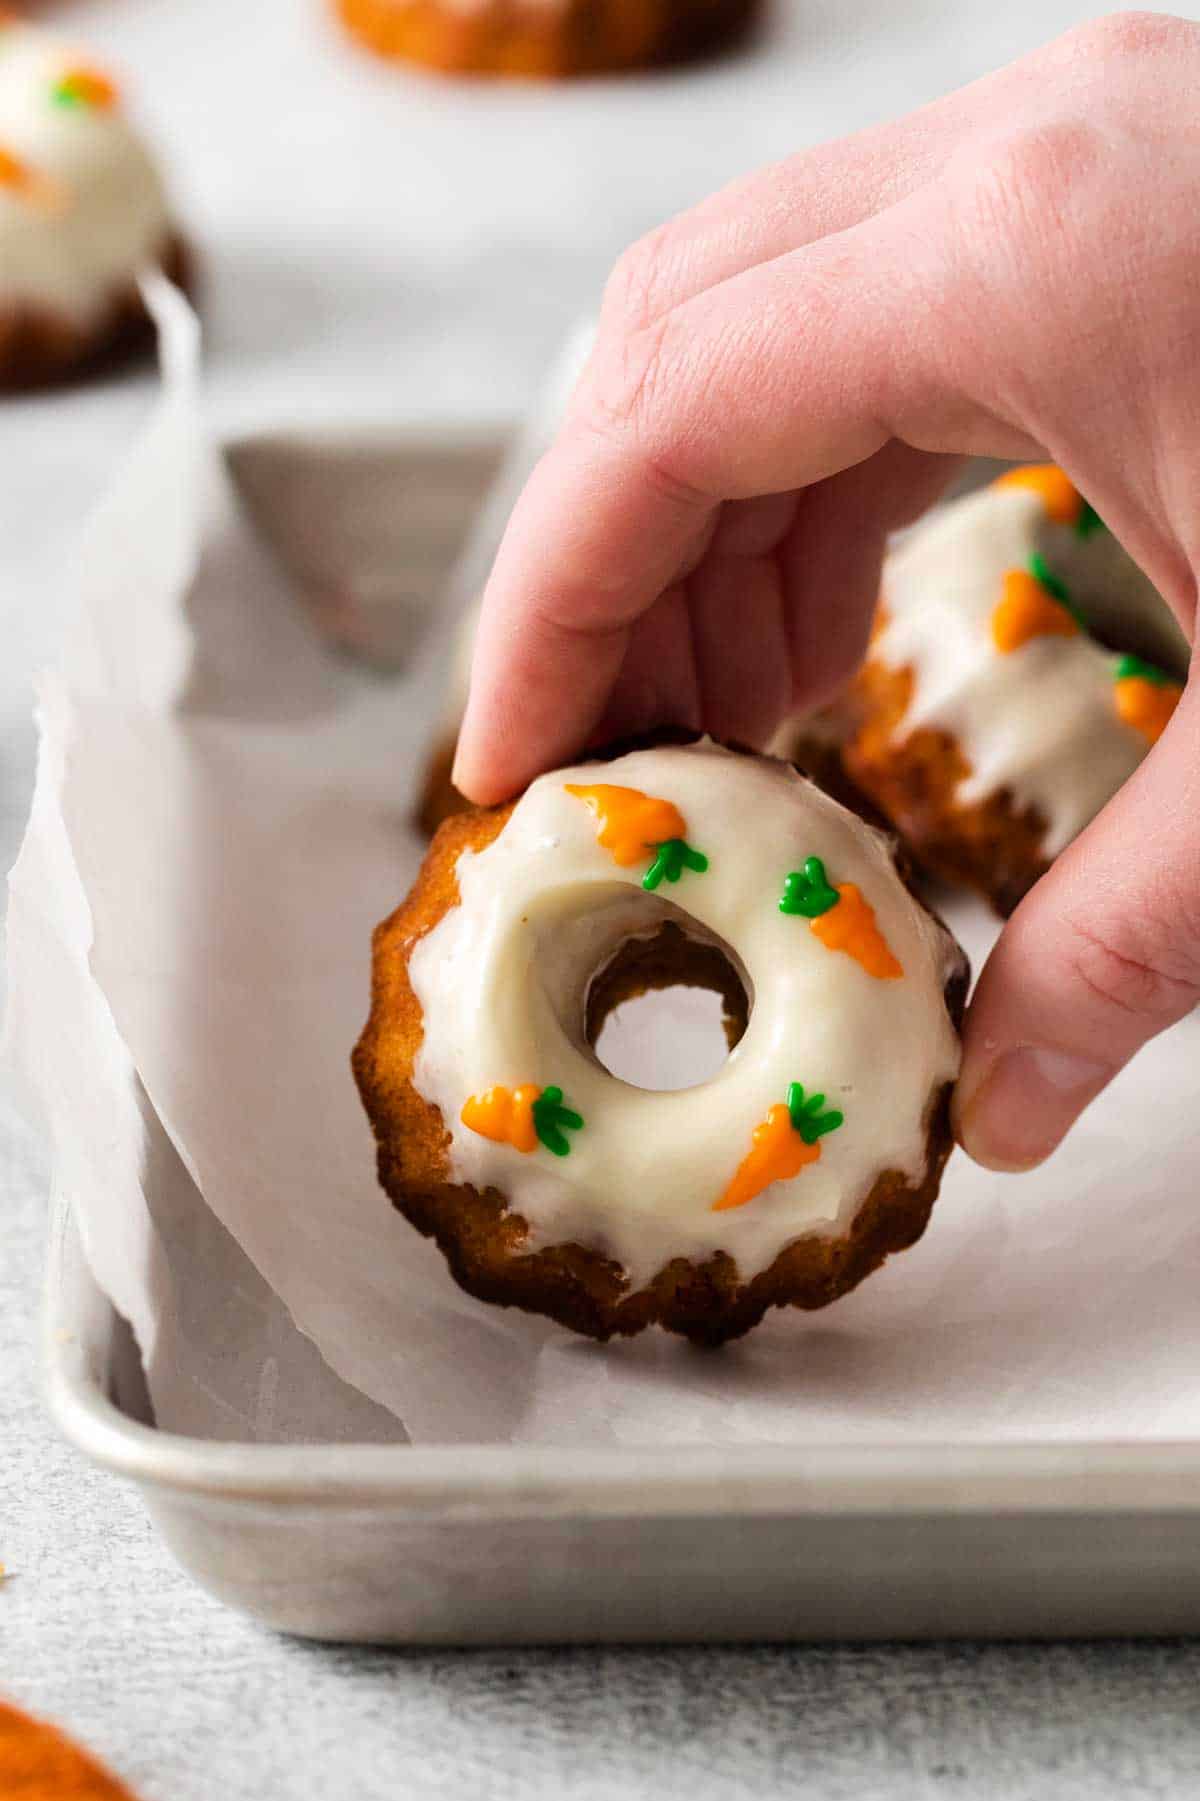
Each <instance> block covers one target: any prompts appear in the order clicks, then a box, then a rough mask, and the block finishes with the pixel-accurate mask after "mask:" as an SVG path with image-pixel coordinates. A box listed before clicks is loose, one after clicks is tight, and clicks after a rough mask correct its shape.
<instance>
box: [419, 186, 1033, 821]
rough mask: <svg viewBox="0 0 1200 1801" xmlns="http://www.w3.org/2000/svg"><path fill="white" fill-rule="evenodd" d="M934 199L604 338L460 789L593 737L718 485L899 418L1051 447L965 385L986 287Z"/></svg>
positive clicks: (504, 582) (466, 754)
mask: <svg viewBox="0 0 1200 1801" xmlns="http://www.w3.org/2000/svg"><path fill="white" fill-rule="evenodd" d="M938 216H939V215H938V209H936V208H931V207H930V206H929V205H928V204H927V203H926V201H925V199H924V197H923V196H922V195H917V196H914V197H912V198H911V199H909V200H906V201H904V202H901V203H900V204H899V205H897V206H896V207H894V208H892V209H890V210H889V211H888V212H886V213H882V214H879V215H876V216H875V217H873V218H871V219H869V220H867V221H866V222H864V223H863V224H861V225H859V226H856V227H854V228H853V229H852V230H850V231H848V232H845V233H841V234H838V235H837V236H835V237H832V238H826V239H823V240H821V241H820V242H819V243H817V244H814V245H811V246H808V247H806V248H805V249H803V250H800V251H796V252H791V253H789V254H787V255H785V256H781V257H777V258H775V259H773V260H772V261H771V262H768V263H765V264H762V265H760V266H759V267H757V268H754V269H751V270H748V271H746V272H745V273H743V274H740V275H738V276H736V277H734V278H732V279H730V280H728V281H725V282H722V283H721V284H720V285H719V286H717V287H716V288H713V289H710V290H708V291H707V292H705V293H703V294H701V295H698V296H696V297H694V298H692V299H690V300H688V301H687V302H685V303H684V304H683V305H681V306H678V307H675V308H673V309H672V310H671V311H670V312H669V313H668V314H666V315H665V316H664V317H663V318H662V319H661V320H659V321H657V322H656V323H655V324H653V325H652V326H650V327H648V328H647V329H645V330H644V331H640V332H635V333H633V334H631V335H630V336H629V337H628V338H627V339H626V340H625V341H624V342H623V343H620V344H617V345H616V346H612V347H603V346H602V347H601V348H600V350H599V352H598V355H597V357H595V358H594V359H593V362H592V364H590V365H589V368H588V370H587V371H586V372H585V376H584V379H583V382H582V384H581V389H580V391H579V394H578V396H577V400H576V405H575V407H574V409H573V412H572V416H571V418H570V420H569V421H568V424H567V426H566V428H565V429H564V432H563V434H562V436H561V437H560V439H559V441H558V443H557V444H556V445H555V446H554V447H553V449H552V450H551V451H550V452H549V454H548V455H547V457H546V458H544V459H543V462H542V463H541V465H540V466H539V468H538V469H537V471H536V472H535V474H534V476H533V478H532V480H531V482H530V484H529V486H528V488H527V489H526V491H525V493H524V495H523V496H522V498H521V501H520V503H519V504H518V507H517V509H516V511H515V512H514V514H513V517H512V520H511V522H510V525H509V528H508V531H507V533H506V535H505V538H504V542H503V544H502V545H501V549H500V552H499V555H498V556H497V559H496V564H495V567H494V570H493V573H492V577H491V580H490V581H489V583H488V587H487V590H486V593H485V598H484V607H483V614H482V618H481V623H480V632H479V638H478V640H477V647H476V655H475V666H474V671H473V677H472V685H471V695H470V699H469V702H468V706H467V712H466V716H465V719H464V721H463V727H462V732H461V735H460V739H459V753H458V760H457V762H456V766H455V781H456V783H457V784H458V786H459V787H460V788H462V789H463V791H464V792H465V793H467V794H468V795H470V796H471V797H472V798H473V799H476V800H479V801H492V800H498V799H501V798H503V797H505V796H506V795H508V794H510V793H512V792H514V791H515V790H516V789H518V788H519V787H521V786H522V785H523V784H524V783H525V782H527V781H529V780H530V779H531V777H532V776H534V775H535V774H537V773H538V772H539V771H540V770H541V769H544V768H547V767H549V766H551V765H552V764H553V763H555V762H561V761H562V760H564V758H566V757H568V756H569V755H570V754H571V753H572V752H573V751H575V750H577V749H578V747H579V745H580V744H581V743H582V742H583V740H584V739H585V738H586V736H587V733H588V732H589V730H590V729H591V728H592V726H593V725H595V723H596V722H597V720H598V719H599V718H600V716H601V713H602V712H603V709H604V705H605V702H606V700H607V697H608V694H609V692H610V691H611V688H612V686H613V683H614V681H615V680H616V679H617V676H618V673H619V670H620V666H621V659H622V656H623V654H624V649H625V645H626V642H627V639H628V633H629V630H630V628H631V626H632V624H633V622H634V621H636V619H637V618H638V617H640V615H641V614H642V613H644V612H645V611H646V610H647V609H648V608H649V607H651V606H652V605H653V604H654V601H655V599H656V598H657V597H658V595H659V594H660V593H662V591H663V590H664V589H665V588H666V587H668V586H670V585H671V584H672V583H673V582H675V581H676V580H678V579H679V577H680V575H681V574H682V573H684V572H686V571H688V570H689V569H690V568H691V567H692V566H693V565H694V563H695V562H696V560H697V558H698V557H699V556H700V555H701V554H702V552H703V548H704V545H705V543H706V542H707V538H708V535H709V534H710V532H711V530H712V527H713V523H714V520H715V518H716V513H717V509H718V507H719V506H720V504H721V502H722V501H725V500H732V499H745V498H749V497H751V496H757V495H764V494H774V493H783V492H786V491H788V490H790V489H793V488H799V487H804V486H807V485H808V484H809V483H812V482H815V481H819V480H822V479H824V478H825V477H827V476H830V475H833V474H836V473H837V472H838V471H840V470H842V469H845V468H848V467H850V466H851V465H852V464H855V463H858V462H861V461H863V460H865V458H867V457H868V456H870V455H872V454H873V452H875V451H876V450H878V449H879V448H880V447H881V446H882V445H883V444H884V443H886V442H887V441H888V440H889V439H890V438H891V437H893V436H899V437H902V438H904V439H906V440H907V441H908V442H909V443H912V444H916V445H919V446H921V447H922V448H926V449H939V450H967V451H988V452H991V453H992V454H998V455H1012V456H1023V455H1028V454H1031V453H1033V454H1036V446H1035V445H1034V444H1033V443H1032V440H1031V439H1030V438H1029V437H1027V436H1026V435H1025V434H1024V433H1023V432H1022V431H1021V430H1020V429H1018V428H1015V427H1014V426H1013V425H1011V424H1010V423H1008V422H1006V421H1003V420H1002V419H1001V418H1000V416H999V414H998V411H997V410H996V409H995V408H994V407H991V406H989V405H987V404H985V402H984V401H983V400H981V399H978V398H976V397H975V396H973V395H970V394H968V393H966V392H965V385H966V377H965V375H964V373H963V371H964V370H966V369H969V370H970V372H971V379H972V386H976V385H977V382H978V380H979V378H980V376H981V373H982V372H983V371H985V370H986V364H987V358H986V353H985V347H984V346H982V345H981V344H980V343H979V341H978V336H979V333H978V315H977V311H974V310H973V308H972V305H971V304H970V299H972V298H973V296H971V297H967V296H965V295H964V296H963V297H962V298H963V299H964V300H966V301H967V304H959V305H955V304H954V301H955V296H954V295H953V293H949V294H948V293H947V287H948V285H949V284H948V281H947V269H949V268H952V267H953V266H954V259H953V258H950V257H948V256H947V257H940V256H939V253H938V249H937V246H936V244H935V242H934V232H933V229H932V225H933V223H934V222H936V220H937V218H938ZM901 271H903V279H901V278H900V273H899V272H901ZM935 296H936V303H935Z"/></svg>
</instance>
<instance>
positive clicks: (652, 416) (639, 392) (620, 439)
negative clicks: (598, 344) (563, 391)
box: [572, 314, 707, 505]
mask: <svg viewBox="0 0 1200 1801" xmlns="http://www.w3.org/2000/svg"><path fill="white" fill-rule="evenodd" d="M669 328H670V315H669V314H668V315H666V316H665V317H664V318H663V319H661V320H659V321H658V322H657V324H655V325H651V326H647V327H646V328H644V329H643V330H641V331H635V332H629V333H627V334H624V335H622V336H619V337H617V338H615V339H610V341H609V342H608V343H607V344H606V345H605V347H604V349H603V352H602V353H601V354H599V355H598V356H596V357H595V358H594V359H593V364H592V367H591V368H590V370H589V373H588V378H587V381H586V383H585V384H584V386H583V388H582V389H581V391H580V392H579V393H578V394H577V396H576V400H575V403H574V406H573V409H572V413H573V418H572V422H573V424H574V425H575V426H576V427H581V428H582V429H583V430H585V431H590V432H592V433H593V434H594V435H595V436H597V437H599V438H604V439H610V440H612V441H614V442H615V444H616V445H617V447H618V449H619V450H620V451H621V453H622V454H623V455H624V456H625V457H627V458H628V457H632V458H633V459H634V460H635V461H636V464H637V468H638V470H639V473H640V474H641V476H642V478H643V479H644V480H645V482H646V483H647V484H648V485H649V486H650V487H652V488H653V489H654V490H655V491H656V492H657V493H659V494H660V495H661V496H662V497H663V498H664V499H666V500H669V501H671V502H673V503H674V502H678V503H681V504H686V505H693V504H694V503H696V502H697V501H701V500H705V499H706V498H707V497H706V496H705V495H704V494H703V492H702V491H701V489H700V488H698V487H697V486H696V485H695V484H694V483H693V482H691V481H689V480H688V478H687V475H686V473H685V470H684V466H683V465H684V463H685V460H686V459H685V457H684V439H685V437H686V431H685V430H684V425H685V420H684V416H683V415H684V410H685V409H684V407H683V403H682V396H681V395H680V392H679V386H680V384H679V380H678V368H677V364H678V359H677V358H676V356H675V355H674V353H673V351H672V348H671V332H670V329H669Z"/></svg>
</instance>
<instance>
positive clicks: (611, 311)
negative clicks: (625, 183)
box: [601, 223, 674, 332]
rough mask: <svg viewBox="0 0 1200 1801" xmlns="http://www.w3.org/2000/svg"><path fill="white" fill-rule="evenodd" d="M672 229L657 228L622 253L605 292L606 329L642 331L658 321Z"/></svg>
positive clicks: (604, 314)
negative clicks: (655, 319) (653, 321)
mask: <svg viewBox="0 0 1200 1801" xmlns="http://www.w3.org/2000/svg"><path fill="white" fill-rule="evenodd" d="M673 238H674V231H673V228H672V226H671V225H670V224H669V223H668V224H666V225H658V226H656V227H655V228H654V230H653V231H650V232H647V233H646V235H645V237H642V238H638V239H637V240H636V241H635V242H634V243H632V244H630V245H629V247H628V248H627V249H626V250H623V251H622V252H621V254H620V256H619V257H618V258H617V260H616V262H615V263H614V265H613V269H612V273H611V275H610V276H609V278H608V281H607V283H606V284H605V288H604V298H603V301H602V303H601V317H602V319H603V321H604V324H605V326H606V327H608V326H611V327H614V328H615V329H617V330H619V331H627V332H628V331H640V330H641V329H643V328H644V327H645V326H647V325H649V324H650V322H651V321H652V320H653V319H654V318H656V317H657V314H658V312H659V310H660V307H661V297H662V295H663V293H664V292H665V290H666V287H667V270H668V267H669V266H670V264H671V262H672V254H671V246H672V242H673Z"/></svg>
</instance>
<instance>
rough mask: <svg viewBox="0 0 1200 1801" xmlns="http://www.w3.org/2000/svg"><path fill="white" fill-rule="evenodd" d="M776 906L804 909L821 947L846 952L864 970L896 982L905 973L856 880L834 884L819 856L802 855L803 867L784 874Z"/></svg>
mask: <svg viewBox="0 0 1200 1801" xmlns="http://www.w3.org/2000/svg"><path fill="white" fill-rule="evenodd" d="M779 911H780V912H781V913H799V914H801V915H803V917H804V918H805V919H807V920H808V923H809V926H810V928H811V930H812V932H813V933H814V935H815V936H816V937H817V938H819V939H820V941H821V943H822V944H823V945H824V946H825V948H826V950H830V951H845V952H847V954H848V955H849V956H851V957H853V958H854V960H855V962H856V963H861V965H862V967H863V968H864V969H865V970H866V972H867V974H868V975H869V976H875V977H876V978H877V979H878V980H879V981H881V982H895V981H897V980H898V979H899V978H900V977H901V976H902V975H903V974H904V969H903V966H902V965H901V964H900V963H899V962H897V960H896V958H895V957H894V956H893V955H892V952H891V949H890V947H889V945H888V942H887V939H886V938H885V937H884V935H883V933H882V932H881V931H880V930H879V927H878V926H877V925H876V924H875V909H874V907H872V905H871V903H870V902H869V901H868V900H864V898H863V894H862V891H861V889H860V888H859V887H858V885H857V883H855V882H842V883H841V884H840V885H839V886H838V887H836V888H835V887H833V886H832V884H831V883H830V882H829V880H828V878H827V877H826V874H825V865H824V863H822V861H821V859H820V857H806V858H805V860H804V867H803V869H794V870H793V871H792V872H791V874H790V875H788V876H785V877H784V883H783V896H782V898H781V900H780V902H779Z"/></svg>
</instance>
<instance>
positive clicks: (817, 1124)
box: [712, 1082, 844, 1213]
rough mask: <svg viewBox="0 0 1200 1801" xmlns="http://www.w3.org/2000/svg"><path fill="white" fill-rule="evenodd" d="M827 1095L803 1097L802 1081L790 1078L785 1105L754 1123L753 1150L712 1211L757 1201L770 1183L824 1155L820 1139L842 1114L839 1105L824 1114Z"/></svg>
mask: <svg viewBox="0 0 1200 1801" xmlns="http://www.w3.org/2000/svg"><path fill="white" fill-rule="evenodd" d="M824 1105H825V1096H824V1095H823V1094H812V1095H809V1096H808V1098H807V1100H806V1099H805V1095H804V1089H803V1088H802V1087H801V1085H800V1083H799V1082H789V1084H788V1091H787V1103H786V1105H783V1104H781V1103H779V1102H776V1104H775V1105H774V1106H773V1107H772V1108H770V1109H769V1111H768V1113H767V1117H766V1119H764V1120H763V1121H762V1123H761V1124H760V1125H757V1126H755V1128H754V1131H753V1133H752V1134H751V1139H750V1149H749V1151H748V1152H747V1153H746V1155H745V1156H744V1157H743V1158H742V1161H741V1162H740V1163H739V1164H738V1167H737V1171H736V1173H735V1175H734V1178H733V1180H732V1182H730V1184H729V1186H728V1188H727V1189H726V1190H725V1192H724V1194H723V1195H722V1196H721V1198H720V1200H719V1201H714V1203H713V1208H712V1210H713V1212H714V1213H728V1212H731V1211H732V1209H733V1208H735V1207H744V1206H745V1205H746V1203H747V1201H752V1200H754V1198H755V1196H756V1195H760V1194H761V1193H762V1191H763V1189H764V1188H769V1187H770V1186H771V1183H772V1182H790V1181H791V1179H792V1177H793V1176H798V1175H799V1174H800V1171H801V1170H802V1169H804V1168H805V1167H806V1165H808V1164H810V1163H816V1162H817V1161H818V1159H819V1158H820V1155H821V1145H820V1140H821V1139H822V1138H823V1137H824V1136H825V1134H826V1132H836V1131H837V1129H838V1127H839V1126H840V1125H841V1124H842V1121H843V1118H844V1115H842V1114H841V1113H839V1112H838V1111H837V1109H836V1108H831V1109H830V1111H829V1112H828V1113H823V1112H822V1108H823V1107H824Z"/></svg>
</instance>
